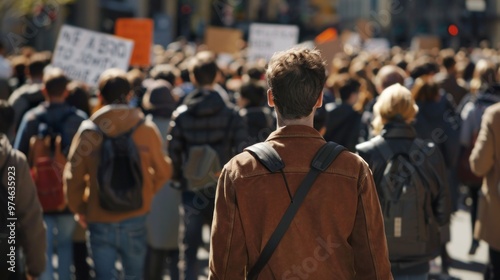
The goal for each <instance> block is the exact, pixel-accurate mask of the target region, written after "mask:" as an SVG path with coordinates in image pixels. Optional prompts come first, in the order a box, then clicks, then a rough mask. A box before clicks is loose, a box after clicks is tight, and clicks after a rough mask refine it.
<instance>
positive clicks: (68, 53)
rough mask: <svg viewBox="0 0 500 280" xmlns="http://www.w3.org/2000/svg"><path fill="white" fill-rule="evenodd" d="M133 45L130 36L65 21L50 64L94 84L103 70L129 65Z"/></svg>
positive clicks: (73, 77) (122, 67) (77, 78)
mask: <svg viewBox="0 0 500 280" xmlns="http://www.w3.org/2000/svg"><path fill="white" fill-rule="evenodd" d="M133 46H134V43H133V41H131V40H126V39H121V38H118V37H115V36H112V35H107V34H103V33H99V32H94V31H90V30H86V29H83V28H77V27H73V26H69V25H64V26H63V27H62V28H61V31H60V32H59V37H58V39H57V44H56V47H55V50H54V58H53V60H52V64H53V65H54V66H56V67H60V68H62V69H63V71H64V72H65V73H66V75H68V77H70V78H71V79H73V80H78V81H82V82H85V83H87V84H88V85H91V86H95V85H97V82H98V80H99V76H100V75H101V73H102V72H103V71H104V70H106V69H109V68H120V69H122V70H125V71H126V70H127V69H128V66H129V61H130V56H131V53H132V50H133Z"/></svg>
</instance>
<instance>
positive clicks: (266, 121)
mask: <svg viewBox="0 0 500 280" xmlns="http://www.w3.org/2000/svg"><path fill="white" fill-rule="evenodd" d="M239 113H240V116H241V117H242V118H243V121H244V122H245V124H246V126H247V129H248V136H250V139H252V141H251V142H252V143H248V144H249V145H251V144H254V143H258V142H262V141H265V140H266V139H267V137H268V136H269V134H271V132H273V130H274V129H275V127H276V120H275V118H274V115H273V113H272V111H271V109H269V108H267V107H248V108H242V109H240V110H239Z"/></svg>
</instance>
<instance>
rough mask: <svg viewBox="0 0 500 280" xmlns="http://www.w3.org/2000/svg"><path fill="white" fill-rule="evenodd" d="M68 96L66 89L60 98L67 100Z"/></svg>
mask: <svg viewBox="0 0 500 280" xmlns="http://www.w3.org/2000/svg"><path fill="white" fill-rule="evenodd" d="M68 96H69V90H67V89H66V90H65V91H64V92H63V94H62V98H63V99H64V100H66V98H68Z"/></svg>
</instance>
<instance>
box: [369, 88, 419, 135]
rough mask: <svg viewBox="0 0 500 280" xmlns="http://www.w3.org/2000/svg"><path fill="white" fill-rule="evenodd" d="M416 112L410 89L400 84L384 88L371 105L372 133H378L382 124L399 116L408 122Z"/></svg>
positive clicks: (416, 107)
mask: <svg viewBox="0 0 500 280" xmlns="http://www.w3.org/2000/svg"><path fill="white" fill-rule="evenodd" d="M417 112H418V106H417V104H415V101H414V100H413V98H412V96H411V92H410V90H408V89H407V88H405V87H404V86H402V85H400V84H395V85H392V86H390V87H388V88H386V89H385V90H384V91H382V93H381V94H380V95H379V97H378V100H377V103H375V106H374V107H373V113H374V115H375V118H374V119H373V122H372V126H373V133H374V134H380V132H381V131H382V129H383V128H384V125H385V124H386V123H388V122H389V121H391V120H395V119H398V118H400V119H401V120H402V121H404V122H406V123H410V122H412V121H413V119H414V118H415V115H416V114H417Z"/></svg>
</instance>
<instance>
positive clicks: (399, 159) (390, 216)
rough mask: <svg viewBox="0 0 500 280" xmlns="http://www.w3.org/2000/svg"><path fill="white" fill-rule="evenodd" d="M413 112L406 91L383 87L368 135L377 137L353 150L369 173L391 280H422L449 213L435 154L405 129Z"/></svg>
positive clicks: (442, 171)
mask: <svg viewBox="0 0 500 280" xmlns="http://www.w3.org/2000/svg"><path fill="white" fill-rule="evenodd" d="M417 112H418V107H417V106H416V105H415V102H414V100H413V99H412V96H411V93H410V91H409V90H408V89H406V88H405V87H403V86H401V85H399V84H396V85H392V86H390V87H388V88H387V89H385V90H384V91H383V92H382V93H381V94H380V96H379V98H378V100H377V103H375V107H374V113H375V119H374V120H373V127H374V132H375V133H376V134H380V136H378V137H375V138H373V139H372V140H370V141H368V142H365V143H362V144H359V145H358V146H356V149H357V150H358V153H359V155H360V156H361V157H362V158H363V159H364V160H366V162H367V163H368V164H369V166H370V168H371V170H372V172H373V178H374V180H375V185H376V187H377V192H378V194H379V199H380V205H381V206H382V212H383V213H384V222H385V230H386V235H387V242H388V246H389V256H390V261H391V270H392V274H393V275H394V279H396V280H397V279H415V280H417V279H421V280H426V279H427V277H428V274H429V271H430V266H429V261H430V260H432V259H433V258H434V257H436V256H437V255H439V249H440V236H439V226H443V225H446V224H447V223H448V222H449V220H450V213H451V209H450V197H449V190H448V183H447V176H446V165H445V162H444V160H443V157H442V155H441V152H440V151H439V149H436V147H435V145H434V143H432V142H425V141H421V140H419V139H418V138H416V137H417V134H416V132H415V130H414V129H413V128H412V127H411V125H410V123H411V122H412V121H413V119H414V118H415V115H416V114H417ZM419 232H420V233H419ZM421 233H423V234H424V236H420V234H421ZM422 248H425V250H423V249H422Z"/></svg>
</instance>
